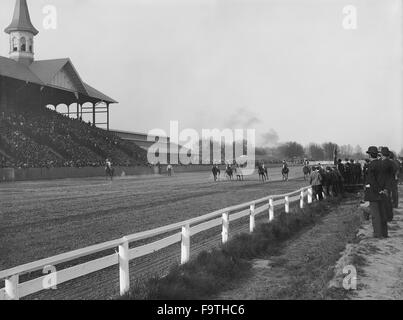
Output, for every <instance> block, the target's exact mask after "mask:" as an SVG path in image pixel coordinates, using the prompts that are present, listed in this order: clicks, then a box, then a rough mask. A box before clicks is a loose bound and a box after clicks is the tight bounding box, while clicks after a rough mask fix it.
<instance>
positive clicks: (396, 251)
mask: <svg viewBox="0 0 403 320" xmlns="http://www.w3.org/2000/svg"><path fill="white" fill-rule="evenodd" d="M399 192H400V203H399V207H400V208H403V199H402V197H401V195H402V194H403V186H400V189H399ZM358 239H359V242H358V243H356V244H353V245H350V246H348V247H347V248H346V250H345V252H344V254H343V256H342V258H341V259H340V261H339V263H338V266H337V273H336V277H335V279H334V281H333V284H332V285H334V286H335V287H340V284H341V283H340V279H341V278H342V267H343V265H347V264H351V265H354V266H355V267H356V269H357V290H352V291H350V293H349V294H348V295H347V298H348V299H354V300H355V299H358V300H363V299H377V300H390V299H399V300H400V299H403V209H396V210H395V218H394V221H393V222H391V223H389V238H388V239H382V240H379V239H375V238H373V229H372V224H371V222H370V221H365V223H363V225H362V226H361V228H360V230H359V232H358Z"/></svg>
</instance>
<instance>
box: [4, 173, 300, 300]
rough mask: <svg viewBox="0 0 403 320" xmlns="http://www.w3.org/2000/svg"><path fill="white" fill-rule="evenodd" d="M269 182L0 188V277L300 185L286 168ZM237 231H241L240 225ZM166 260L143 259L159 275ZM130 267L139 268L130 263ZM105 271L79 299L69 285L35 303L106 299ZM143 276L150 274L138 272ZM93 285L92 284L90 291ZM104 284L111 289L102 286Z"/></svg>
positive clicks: (176, 180)
mask: <svg viewBox="0 0 403 320" xmlns="http://www.w3.org/2000/svg"><path fill="white" fill-rule="evenodd" d="M269 174H270V176H271V180H272V181H270V182H267V183H265V184H263V183H262V182H259V181H258V177H257V175H255V176H251V177H246V178H245V181H243V182H236V181H233V182H230V181H221V182H217V183H214V181H213V179H212V177H211V174H210V173H209V172H198V173H182V174H178V175H176V176H173V177H160V176H158V177H122V178H117V179H115V180H114V181H113V182H110V181H106V180H105V179H103V178H91V179H66V180H54V181H36V182H18V183H7V184H0V201H1V207H0V221H1V224H0V270H4V269H7V268H11V267H14V266H17V265H21V264H24V263H28V262H32V261H35V260H39V259H42V258H47V257H50V256H53V255H56V254H60V253H64V252H67V251H71V250H74V249H79V248H83V247H86V246H89V245H93V244H97V243H101V242H105V241H109V240H113V239H117V238H120V237H122V236H124V235H128V234H132V233H136V232H139V231H144V230H149V229H152V228H156V227H160V226H163V225H167V224H171V223H174V222H179V221H182V220H186V219H189V218H193V217H196V216H200V215H204V214H206V213H209V212H212V211H215V210H218V209H221V208H224V207H228V206H231V205H236V204H240V203H242V202H246V201H250V200H253V199H258V198H261V197H264V196H268V195H275V194H281V193H284V192H288V191H294V190H297V189H299V188H301V187H302V186H305V185H307V183H306V182H305V181H304V179H303V178H301V176H302V168H300V167H295V168H291V172H290V179H292V180H291V181H289V182H282V181H279V180H281V177H280V176H281V174H280V169H279V168H276V169H270V170H269ZM276 180H277V181H276ZM244 227H245V230H247V223H244ZM232 230H235V228H233V229H232ZM216 234H217V235H216V236H218V238H217V237H216V238H215V239H213V238H214V237H213V238H211V240H208V241H217V239H218V240H219V231H218V232H216ZM193 241H196V239H195V240H193V238H192V245H193ZM203 241H207V240H206V239H203V240H201V242H200V244H199V248H196V247H195V246H193V247H192V250H194V252H196V251H200V250H202V248H203ZM218 242H219V241H218ZM218 242H217V243H218ZM175 252H176V253H175V255H173V256H172V259H173V260H177V258H178V255H179V254H180V250H179V246H178V248H176V249H175ZM158 259H159V260H158ZM172 259H171V260H169V259H165V258H163V257H162V256H161V257H160V258H156V257H150V258H149V261H150V260H153V261H154V264H155V265H158V261H159V264H160V266H161V265H164V266H165V267H167V266H168V264H169V263H172V261H173V260H172ZM144 263H145V262H144ZM136 266H137V267H139V266H141V263H140V262H136ZM111 269H113V270H111V274H113V275H114V279H110V277H108V276H107V275H105V276H101V277H100V278H99V276H98V275H97V276H94V277H95V278H94V279H91V281H90V282H91V283H92V285H88V288H87V289H86V290H87V291H85V292H84V291H83V290H84V289H83V288H84V287H85V285H84V283H83V281H75V282H77V285H73V284H72V283H71V282H70V283H69V285H66V286H65V285H61V286H60V287H66V288H69V290H68V291H71V292H73V291H74V290H76V291H75V292H74V294H72V293H66V294H64V293H60V291H61V290H57V291H53V292H52V294H51V295H49V292H48V294H46V293H45V294H44V296H43V297H46V298H57V299H63V298H91V299H92V298H108V297H111V296H113V295H115V294H116V292H117V289H118V285H117V283H118V282H117V276H118V270H117V267H116V268H111ZM143 269H144V270H147V271H148V272H149V273H150V272H151V271H153V270H150V266H149V265H148V266H146V264H144V265H143ZM160 269H161V268H160ZM154 271H155V272H157V271H158V270H154ZM136 273H137V272H136ZM133 279H134V280H135V278H133ZM96 281H97V282H98V284H94V282H96ZM109 281H112V282H113V283H114V284H113V285H108V284H107V283H108V282H109ZM102 283H104V284H105V286H104V285H102ZM1 286H2V284H0V287H1ZM107 286H109V287H111V289H110V290H109V289H106V287H107ZM94 287H97V288H98V287H99V290H98V289H97V290H95V289H94ZM77 289H79V290H77ZM39 297H40V298H41V296H39Z"/></svg>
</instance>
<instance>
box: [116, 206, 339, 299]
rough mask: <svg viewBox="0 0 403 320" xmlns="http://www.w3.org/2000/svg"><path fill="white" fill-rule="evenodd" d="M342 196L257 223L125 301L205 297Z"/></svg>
mask: <svg viewBox="0 0 403 320" xmlns="http://www.w3.org/2000/svg"><path fill="white" fill-rule="evenodd" d="M340 201H341V199H339V198H328V199H327V200H325V201H323V202H315V203H314V204H312V205H309V206H307V207H305V208H304V209H300V208H293V209H292V211H291V212H290V213H288V214H286V213H285V212H282V213H281V214H278V215H277V216H276V218H275V219H274V220H273V221H272V222H270V223H262V224H260V225H258V226H257V228H256V230H255V232H254V233H252V234H247V233H242V234H239V235H237V236H235V237H234V238H233V239H231V240H230V241H229V242H228V243H226V244H224V245H221V246H220V247H219V248H217V249H213V250H210V251H203V252H201V253H200V254H199V255H198V256H197V257H196V258H194V259H192V260H191V261H190V262H189V263H187V264H184V265H175V266H173V267H172V268H171V270H170V271H169V273H168V274H167V275H166V276H164V277H157V276H156V277H152V278H150V279H148V280H146V281H139V282H138V283H135V284H134V285H133V286H132V289H131V290H130V292H129V293H128V294H126V295H125V296H123V297H120V298H119V299H123V300H205V299H208V298H209V297H212V296H213V295H215V294H218V293H220V292H222V291H223V290H225V289H227V288H229V285H230V284H231V283H233V282H235V281H239V280H240V279H242V278H244V277H246V276H247V275H248V274H249V272H250V270H251V267H252V259H254V258H258V257H259V256H261V255H263V254H269V255H276V254H278V252H279V250H280V245H281V244H282V243H283V242H284V241H286V240H288V239H290V238H291V237H293V236H295V235H296V233H297V232H299V231H301V230H303V229H304V228H306V227H308V226H312V225H314V224H315V223H317V222H318V221H320V220H321V218H322V217H323V216H324V215H326V214H328V213H329V211H330V209H331V208H332V207H334V206H335V205H338V204H339V203H340Z"/></svg>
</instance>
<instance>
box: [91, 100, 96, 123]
mask: <svg viewBox="0 0 403 320" xmlns="http://www.w3.org/2000/svg"><path fill="white" fill-rule="evenodd" d="M95 121H96V120H95V103H93V104H92V125H93V126H94V127H95Z"/></svg>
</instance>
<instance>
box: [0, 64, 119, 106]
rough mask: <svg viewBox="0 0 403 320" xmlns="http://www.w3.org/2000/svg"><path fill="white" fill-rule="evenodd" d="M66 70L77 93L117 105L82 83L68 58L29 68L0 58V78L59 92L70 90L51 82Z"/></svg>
mask: <svg viewBox="0 0 403 320" xmlns="http://www.w3.org/2000/svg"><path fill="white" fill-rule="evenodd" d="M62 69H64V70H66V72H68V74H69V76H70V77H71V78H72V79H73V83H74V87H75V88H76V90H77V92H78V93H81V94H82V95H85V96H88V97H90V98H93V99H97V100H100V101H103V102H107V103H117V101H116V100H114V99H112V98H111V97H109V96H107V95H105V94H104V93H102V92H100V91H98V90H97V89H95V88H93V87H91V86H90V85H88V84H87V83H85V82H84V81H82V79H81V77H80V75H79V73H78V72H77V70H76V69H75V67H74V65H73V63H72V62H71V60H70V59H69V58H64V59H54V60H40V61H34V62H33V63H32V64H30V65H29V66H27V65H25V64H22V63H18V62H17V61H14V60H13V59H9V58H6V57H1V56H0V76H4V77H8V78H13V79H17V80H21V81H25V82H28V83H34V84H38V85H41V86H47V87H56V88H57V89H61V90H68V91H72V90H71V88H67V87H65V88H64V87H60V85H59V86H55V85H54V83H52V82H53V80H54V78H55V77H56V75H57V74H58V73H59V72H60V71H61V70H62Z"/></svg>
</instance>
